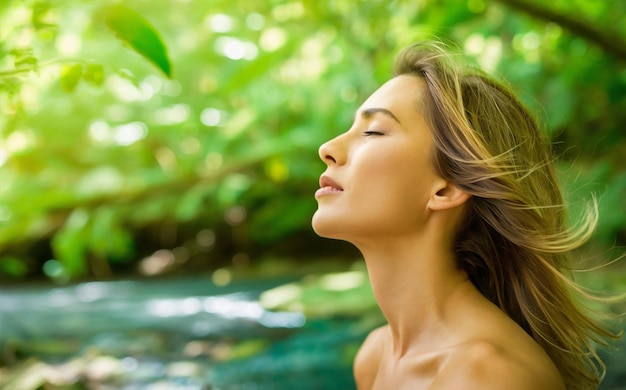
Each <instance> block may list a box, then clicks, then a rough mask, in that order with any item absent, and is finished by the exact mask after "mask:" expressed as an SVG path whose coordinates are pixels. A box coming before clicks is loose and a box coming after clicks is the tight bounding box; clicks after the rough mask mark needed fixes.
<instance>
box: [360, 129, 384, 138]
mask: <svg viewBox="0 0 626 390" xmlns="http://www.w3.org/2000/svg"><path fill="white" fill-rule="evenodd" d="M384 134H385V133H383V132H381V131H373V130H370V131H364V132H363V135H364V136H365V137H369V136H376V135H384Z"/></svg>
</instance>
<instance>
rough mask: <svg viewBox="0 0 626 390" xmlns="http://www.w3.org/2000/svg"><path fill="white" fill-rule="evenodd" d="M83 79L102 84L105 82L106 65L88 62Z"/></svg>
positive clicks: (98, 84)
mask: <svg viewBox="0 0 626 390" xmlns="http://www.w3.org/2000/svg"><path fill="white" fill-rule="evenodd" d="M83 79H84V80H85V81H86V82H88V83H90V84H93V85H96V86H101V85H102V83H103V82H104V67H103V66H102V65H100V64H87V66H86V67H85V74H84V75H83Z"/></svg>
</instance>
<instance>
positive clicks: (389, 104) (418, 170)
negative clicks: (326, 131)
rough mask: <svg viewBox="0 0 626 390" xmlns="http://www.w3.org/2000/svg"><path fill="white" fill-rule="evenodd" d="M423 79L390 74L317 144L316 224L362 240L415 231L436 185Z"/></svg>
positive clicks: (328, 233) (328, 232) (323, 232)
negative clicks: (335, 132) (348, 121)
mask: <svg viewBox="0 0 626 390" xmlns="http://www.w3.org/2000/svg"><path fill="white" fill-rule="evenodd" d="M425 89H426V87H425V84H424V81H423V80H421V79H419V78H417V77H415V76H410V75H401V76H398V77H395V78H393V79H391V80H389V81H388V82H387V83H385V84H384V85H383V86H381V87H380V88H379V89H378V90H377V91H376V92H374V93H373V94H372V95H371V96H370V97H369V98H368V99H367V100H366V101H365V103H363V105H362V106H361V107H360V108H359V109H358V110H357V112H356V116H355V120H354V124H353V125H352V127H351V128H350V129H349V130H348V131H347V132H345V133H343V134H341V135H339V136H337V137H336V138H334V139H332V140H330V141H328V142H326V143H325V144H324V145H322V146H321V147H320V149H319V154H320V158H321V159H322V161H324V163H326V165H327V169H326V171H325V172H324V174H323V175H322V177H321V179H320V187H321V188H320V189H319V190H318V191H317V192H316V194H315V197H316V199H317V202H318V209H317V211H316V212H315V214H314V216H313V228H314V230H315V231H316V232H317V233H318V234H319V235H320V236H323V237H328V238H336V239H343V240H347V241H350V242H353V243H355V241H357V242H358V240H359V239H361V238H365V239H369V238H376V237H381V236H383V235H389V236H397V235H398V234H400V233H404V232H407V231H409V232H419V231H420V230H421V226H422V225H423V222H424V217H425V216H426V213H427V212H428V200H429V198H430V196H431V194H432V192H433V191H434V190H433V188H434V184H435V183H436V182H437V180H441V179H440V178H439V177H438V175H437V174H436V173H435V170H434V167H433V165H432V162H431V161H432V160H431V149H432V145H433V139H432V135H431V132H430V129H429V128H428V125H427V123H426V121H425V119H424V117H423V116H422V114H421V113H420V110H421V107H422V95H423V94H424V93H426V92H425Z"/></svg>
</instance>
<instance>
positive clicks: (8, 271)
mask: <svg viewBox="0 0 626 390" xmlns="http://www.w3.org/2000/svg"><path fill="white" fill-rule="evenodd" d="M0 273H3V274H5V275H9V276H11V277H14V278H22V277H24V276H25V275H26V274H27V273H28V268H27V267H26V264H25V263H24V262H23V261H22V260H21V259H19V258H17V257H13V256H8V257H2V258H0Z"/></svg>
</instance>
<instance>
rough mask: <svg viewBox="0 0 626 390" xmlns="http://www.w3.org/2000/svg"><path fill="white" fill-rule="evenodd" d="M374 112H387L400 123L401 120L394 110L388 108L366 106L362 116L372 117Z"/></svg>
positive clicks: (386, 113)
mask: <svg viewBox="0 0 626 390" xmlns="http://www.w3.org/2000/svg"><path fill="white" fill-rule="evenodd" d="M374 114H385V115H387V116H388V117H390V118H392V119H393V120H394V121H396V122H398V123H400V120H399V119H398V118H397V117H396V116H395V115H394V114H393V112H391V111H389V110H388V109H386V108H379V107H372V108H366V109H365V110H363V111H361V116H362V117H363V118H365V119H370V118H371V117H372V115H374Z"/></svg>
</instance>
